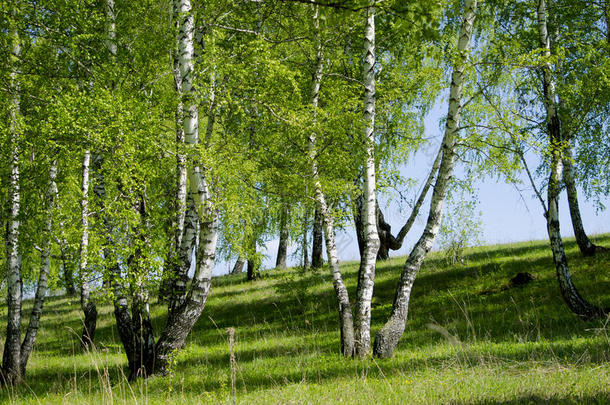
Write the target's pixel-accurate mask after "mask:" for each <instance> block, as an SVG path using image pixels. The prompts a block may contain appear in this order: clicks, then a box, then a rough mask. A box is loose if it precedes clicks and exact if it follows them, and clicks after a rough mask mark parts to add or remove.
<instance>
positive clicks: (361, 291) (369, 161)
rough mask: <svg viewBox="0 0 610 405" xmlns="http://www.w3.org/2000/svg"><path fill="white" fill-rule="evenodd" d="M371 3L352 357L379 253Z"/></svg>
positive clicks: (363, 333)
mask: <svg viewBox="0 0 610 405" xmlns="http://www.w3.org/2000/svg"><path fill="white" fill-rule="evenodd" d="M374 4H375V1H374V0H371V2H370V4H369V5H370V7H369V8H368V9H367V19H366V27H365V30H364V69H363V70H364V74H363V76H364V78H363V82H364V121H365V128H364V136H365V142H366V164H365V170H364V172H365V173H364V189H363V193H362V195H363V198H364V206H363V211H362V217H363V220H364V235H365V244H364V252H363V255H362V257H361V259H360V268H359V270H358V287H357V289H356V305H355V309H354V312H355V314H354V316H355V322H354V335H355V336H354V337H355V344H356V346H355V354H356V355H357V356H358V357H365V356H367V355H368V354H369V353H370V351H371V300H372V299H373V287H374V284H375V265H376V262H377V252H378V250H379V234H378V233H377V198H376V192H377V191H376V179H375V8H374V7H373V6H374Z"/></svg>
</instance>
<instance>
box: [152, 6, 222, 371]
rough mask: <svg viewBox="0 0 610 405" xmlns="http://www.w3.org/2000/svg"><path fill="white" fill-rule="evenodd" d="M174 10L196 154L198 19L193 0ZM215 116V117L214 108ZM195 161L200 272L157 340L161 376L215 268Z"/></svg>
mask: <svg viewBox="0 0 610 405" xmlns="http://www.w3.org/2000/svg"><path fill="white" fill-rule="evenodd" d="M174 10H175V15H176V16H177V18H178V50H179V52H178V53H179V55H178V67H179V70H180V83H181V85H182V97H181V99H182V104H183V108H184V122H183V125H184V137H185V144H186V146H187V147H188V150H190V151H192V152H193V154H195V152H196V145H198V144H199V124H198V119H199V118H198V117H199V111H198V105H197V98H196V91H195V88H194V86H193V75H194V71H195V69H194V68H195V66H194V35H193V34H194V32H193V31H194V16H193V11H192V8H191V2H190V0H175V1H174ZM211 113H212V114H213V107H212V108H211ZM209 118H211V117H209ZM213 124H214V120H213V119H208V130H207V132H206V133H207V134H211V133H212V129H213ZM191 158H194V161H192V162H191V164H190V165H188V166H189V168H188V170H187V179H188V183H189V196H190V197H191V198H192V199H193V202H194V208H195V211H196V213H197V217H198V218H199V223H200V231H199V247H198V250H197V262H196V269H195V275H194V277H193V280H192V283H191V285H190V288H189V289H188V291H187V292H186V296H185V298H184V302H183V303H182V304H181V305H178V306H175V307H173V308H172V309H171V310H170V313H169V316H168V319H167V324H166V326H165V329H164V330H163V333H162V335H161V337H160V338H159V340H158V341H157V344H156V352H155V362H154V370H153V372H158V373H165V372H166V370H167V366H168V364H169V363H170V361H171V356H173V355H174V353H175V352H176V350H179V349H181V348H182V347H183V346H184V344H185V342H186V338H187V336H188V335H189V333H190V332H191V330H192V328H193V326H194V324H195V322H196V321H197V320H198V319H199V317H200V316H201V313H202V311H203V308H204V306H205V303H206V300H207V297H208V295H209V291H210V285H211V283H210V281H211V277H212V269H213V267H214V259H215V252H216V242H217V240H218V212H217V211H216V209H214V206H213V203H212V201H211V192H210V186H209V184H208V182H207V181H206V179H205V177H204V170H203V168H202V167H201V166H200V164H199V162H198V161H197V159H196V156H191ZM183 238H184V236H183ZM183 242H184V241H183Z"/></svg>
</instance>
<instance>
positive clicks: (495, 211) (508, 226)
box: [214, 103, 610, 275]
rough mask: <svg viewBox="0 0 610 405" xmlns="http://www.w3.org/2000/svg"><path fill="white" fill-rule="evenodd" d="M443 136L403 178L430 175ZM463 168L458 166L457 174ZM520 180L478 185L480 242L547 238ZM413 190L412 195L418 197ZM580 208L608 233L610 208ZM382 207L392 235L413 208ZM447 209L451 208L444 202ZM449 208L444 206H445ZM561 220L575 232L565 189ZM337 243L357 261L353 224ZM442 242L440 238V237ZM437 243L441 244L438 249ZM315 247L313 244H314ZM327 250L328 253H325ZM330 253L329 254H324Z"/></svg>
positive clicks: (272, 247)
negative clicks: (600, 209) (604, 209)
mask: <svg viewBox="0 0 610 405" xmlns="http://www.w3.org/2000/svg"><path fill="white" fill-rule="evenodd" d="M445 109H446V105H445V103H436V106H435V108H434V109H433V110H432V111H431V112H430V113H429V114H428V115H427V116H426V119H425V121H424V125H425V131H426V137H428V138H430V137H436V139H439V140H440V139H441V135H442V130H443V128H439V120H440V117H442V116H444V114H445V111H444V110H445ZM439 142H440V141H436V142H434V141H433V142H431V145H430V146H429V147H427V148H424V149H422V151H420V152H418V154H416V155H415V156H414V157H413V158H412V159H410V163H409V164H408V165H405V166H404V167H402V168H401V173H402V175H403V176H404V177H410V178H415V179H418V181H419V183H418V184H421V182H422V181H424V180H425V178H426V177H427V176H428V173H429V170H430V165H431V163H432V162H433V160H434V157H435V155H436V151H437V150H438V146H437V144H438V143H439ZM528 160H529V161H531V165H532V167H531V169H535V167H536V157H534V156H531V157H529V158H528ZM459 170H460V168H459V167H457V171H458V173H459ZM521 177H522V178H521V180H522V184H519V185H518V186H516V185H514V184H508V183H506V182H504V181H502V180H500V181H496V180H495V179H485V180H482V181H479V182H477V183H476V184H475V188H476V189H477V195H478V201H479V204H478V206H477V211H480V213H481V217H480V219H481V223H482V228H481V235H480V237H479V240H480V241H481V243H482V244H498V243H509V242H519V241H527V240H537V239H538V240H539V239H546V238H547V233H546V222H545V219H544V216H543V211H542V207H541V204H540V202H539V201H538V199H537V198H536V197H535V196H534V192H533V191H532V189H531V187H530V186H529V182H528V181H527V177H526V176H525V175H522V176H521ZM416 191H417V190H413V191H412V193H411V194H410V196H411V197H413V196H415V192H416ZM579 197H580V208H581V215H582V218H583V223H584V226H585V230H586V232H587V233H588V234H589V235H594V234H599V233H605V232H610V212H608V211H598V210H596V205H595V204H594V203H593V202H592V201H587V200H586V199H585V197H584V193H583V192H582V191H580V194H579ZM609 200H610V199H608V198H606V199H602V203H603V204H604V205H606V206H608V203H609V202H610V201H609ZM379 201H380V206H381V207H382V208H383V212H384V215H385V218H386V221H387V222H388V223H390V224H391V225H392V231H393V233H394V234H396V233H397V232H398V230H399V229H400V228H401V227H402V226H403V224H404V223H405V221H406V219H407V217H408V215H409V214H410V212H409V210H408V209H406V210H404V212H403V211H401V209H400V206H399V203H398V202H397V201H392V200H390V201H388V197H387V196H380V197H379ZM428 207H429V201H426V203H425V204H424V206H423V207H422V210H421V213H420V216H419V218H418V220H417V221H416V223H415V225H414V226H413V228H412V229H411V231H410V232H409V235H408V236H407V238H406V240H405V242H404V243H403V246H402V248H401V249H400V250H397V251H391V252H390V255H391V256H404V255H407V254H409V252H410V249H411V248H412V246H413V244H414V243H415V242H416V241H417V239H418V238H419V236H420V235H421V232H422V229H423V226H424V224H425V221H426V218H427V213H428ZM445 208H447V207H445ZM445 212H446V209H445ZM559 212H560V220H561V233H562V235H563V236H573V234H574V233H573V231H572V223H571V221H570V215H569V210H568V205H567V198H566V195H565V191H564V192H563V193H562V195H561V200H560V208H559ZM336 240H337V247H338V251H339V259H340V260H341V261H347V260H359V258H360V255H359V252H358V243H357V240H356V234H355V231H354V229H353V228H350V229H346V230H343V231H338V232H337V236H336ZM437 241H438V238H437ZM297 244H298V243H294V244H293V246H290V247H289V251H288V265H289V266H294V265H298V264H300V263H301V258H300V257H295V255H294V252H295V251H296V248H297ZM277 246H278V240H277V239H275V240H272V241H270V242H268V243H267V244H266V246H265V247H264V248H263V253H264V254H266V258H265V259H264V260H263V268H264V269H270V268H273V267H275V259H276V255H277ZM437 247H438V243H437V244H436V245H435V248H437ZM310 252H311V249H310ZM325 253H326V252H325ZM325 256H326V255H325ZM232 266H233V262H229V263H226V262H220V263H217V264H216V266H215V269H214V274H215V275H221V274H226V273H228V272H229V271H230V269H231V268H232Z"/></svg>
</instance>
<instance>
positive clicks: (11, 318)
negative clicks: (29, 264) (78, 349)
mask: <svg viewBox="0 0 610 405" xmlns="http://www.w3.org/2000/svg"><path fill="white" fill-rule="evenodd" d="M11 17H13V18H15V19H16V15H15V13H14V11H13V14H12V15H11ZM11 23H12V24H15V22H14V21H11ZM9 38H10V40H11V42H12V43H11V55H10V62H11V64H12V69H13V70H12V72H11V74H10V85H11V95H10V103H9V119H10V123H9V131H10V132H9V136H10V161H9V173H10V178H9V187H8V190H9V191H8V192H9V207H10V211H9V221H8V229H7V235H6V259H7V260H6V264H7V269H6V284H7V296H6V304H7V308H8V314H7V323H6V340H5V342H4V353H3V355H2V373H1V376H0V377H1V378H2V382H3V383H5V384H18V383H20V382H21V378H22V375H23V373H22V371H21V353H20V352H21V300H22V289H23V284H22V280H21V257H20V254H19V230H20V225H21V224H20V221H19V214H20V211H21V202H20V187H19V180H20V176H19V165H20V161H19V150H20V141H21V128H20V125H19V116H20V114H21V112H20V99H19V92H20V87H19V81H18V79H17V63H18V61H19V57H20V55H21V47H20V43H19V36H18V34H17V30H16V29H15V28H14V26H11V27H10V30H9Z"/></svg>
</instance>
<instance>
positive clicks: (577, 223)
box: [563, 145, 597, 256]
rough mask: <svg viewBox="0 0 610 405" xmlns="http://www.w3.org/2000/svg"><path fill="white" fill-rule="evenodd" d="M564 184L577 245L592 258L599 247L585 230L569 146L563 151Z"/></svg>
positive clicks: (585, 254) (581, 251)
mask: <svg viewBox="0 0 610 405" xmlns="http://www.w3.org/2000/svg"><path fill="white" fill-rule="evenodd" d="M563 153H564V156H563V182H564V184H565V186H566V193H567V194H568V206H569V208H570V217H571V218H572V228H573V229H574V236H575V237H576V243H577V244H578V248H579V249H580V253H582V255H583V256H592V255H594V254H595V250H596V249H597V246H596V245H594V244H593V242H591V240H590V239H589V237H588V236H587V233H586V232H585V228H584V226H583V223H582V218H581V216H580V207H579V204H578V194H577V191H576V180H575V179H574V165H573V163H572V151H571V150H570V145H567V146H566V147H565V148H564V150H563Z"/></svg>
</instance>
